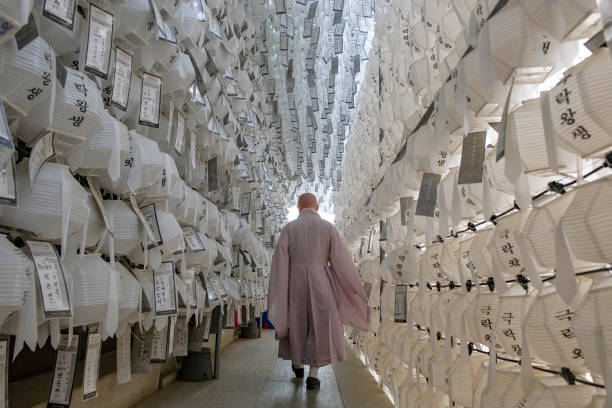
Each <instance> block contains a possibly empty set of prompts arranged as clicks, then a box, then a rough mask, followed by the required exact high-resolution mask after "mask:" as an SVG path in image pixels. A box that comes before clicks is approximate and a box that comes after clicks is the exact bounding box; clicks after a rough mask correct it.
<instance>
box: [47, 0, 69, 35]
mask: <svg viewBox="0 0 612 408" xmlns="http://www.w3.org/2000/svg"><path fill="white" fill-rule="evenodd" d="M75 11H76V0H45V2H44V3H43V9H42V15H43V16H45V17H47V18H48V19H50V20H53V21H55V22H56V23H57V24H59V25H62V26H64V27H66V28H68V29H69V30H70V31H72V30H73V29H74V15H75V14H74V12H75Z"/></svg>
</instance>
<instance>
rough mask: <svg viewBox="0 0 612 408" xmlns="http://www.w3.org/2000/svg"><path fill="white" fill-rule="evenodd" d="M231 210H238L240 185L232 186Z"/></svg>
mask: <svg viewBox="0 0 612 408" xmlns="http://www.w3.org/2000/svg"><path fill="white" fill-rule="evenodd" d="M232 210H234V211H240V186H232Z"/></svg>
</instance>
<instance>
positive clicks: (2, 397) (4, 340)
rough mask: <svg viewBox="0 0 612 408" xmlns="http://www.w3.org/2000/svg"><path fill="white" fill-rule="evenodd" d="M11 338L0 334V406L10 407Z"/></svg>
mask: <svg viewBox="0 0 612 408" xmlns="http://www.w3.org/2000/svg"><path fill="white" fill-rule="evenodd" d="M8 369H9V338H8V336H4V335H2V336H0V407H2V408H5V407H6V408H8V406H9V404H8Z"/></svg>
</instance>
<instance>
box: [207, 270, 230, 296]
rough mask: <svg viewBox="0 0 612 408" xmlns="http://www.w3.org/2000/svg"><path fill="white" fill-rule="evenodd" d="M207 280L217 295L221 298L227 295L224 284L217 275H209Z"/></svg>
mask: <svg viewBox="0 0 612 408" xmlns="http://www.w3.org/2000/svg"><path fill="white" fill-rule="evenodd" d="M207 281H208V283H210V286H212V287H213V289H214V291H215V293H216V294H217V296H220V297H221V298H224V297H227V291H226V290H225V286H224V285H223V282H222V281H221V277H220V276H219V275H213V276H210V277H208V278H207ZM207 287H208V286H207Z"/></svg>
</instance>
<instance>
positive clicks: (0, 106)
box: [0, 100, 15, 150]
mask: <svg viewBox="0 0 612 408" xmlns="http://www.w3.org/2000/svg"><path fill="white" fill-rule="evenodd" d="M0 145H3V146H5V147H8V148H9V149H10V150H13V149H14V148H15V145H14V144H13V137H12V136H11V129H10V128H9V125H8V121H7V120H6V111H5V110H4V102H2V100H0Z"/></svg>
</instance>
